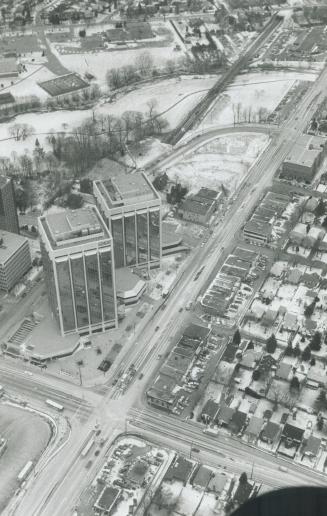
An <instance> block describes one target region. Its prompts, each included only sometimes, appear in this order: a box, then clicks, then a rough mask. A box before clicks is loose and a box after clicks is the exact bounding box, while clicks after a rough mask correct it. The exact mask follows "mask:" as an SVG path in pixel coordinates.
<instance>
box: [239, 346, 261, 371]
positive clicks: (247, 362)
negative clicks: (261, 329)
mask: <svg viewBox="0 0 327 516" xmlns="http://www.w3.org/2000/svg"><path fill="white" fill-rule="evenodd" d="M261 356H262V352H261V351H254V350H253V349H249V350H248V351H245V353H244V354H243V356H242V360H241V366H242V367H247V368H249V369H252V368H253V367H255V365H256V363H257V362H258V361H259V360H260V358H261Z"/></svg>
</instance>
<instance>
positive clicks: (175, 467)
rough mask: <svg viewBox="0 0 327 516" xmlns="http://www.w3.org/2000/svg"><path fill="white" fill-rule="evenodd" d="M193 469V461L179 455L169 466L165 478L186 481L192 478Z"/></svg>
mask: <svg viewBox="0 0 327 516" xmlns="http://www.w3.org/2000/svg"><path fill="white" fill-rule="evenodd" d="M192 470H193V464H192V462H190V461H189V460H186V459H184V458H183V457H180V456H178V457H177V459H176V460H175V462H174V463H173V464H171V465H170V466H169V468H168V470H167V472H166V474H165V476H164V480H168V481H169V480H179V481H180V482H183V483H186V482H187V481H188V479H189V478H190V475H191V472H192Z"/></svg>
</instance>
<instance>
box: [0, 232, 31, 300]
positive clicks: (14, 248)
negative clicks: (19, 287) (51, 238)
mask: <svg viewBox="0 0 327 516" xmlns="http://www.w3.org/2000/svg"><path fill="white" fill-rule="evenodd" d="M31 266H32V262H31V252H30V248H29V243H28V240H27V238H24V237H21V236H19V235H16V234H15V233H9V232H8V231H0V289H1V290H5V291H7V292H8V291H9V290H11V289H12V288H13V287H14V286H15V285H16V283H18V282H19V281H20V280H21V279H22V277H23V276H24V274H26V272H27V271H28V270H29V269H30V268H31Z"/></svg>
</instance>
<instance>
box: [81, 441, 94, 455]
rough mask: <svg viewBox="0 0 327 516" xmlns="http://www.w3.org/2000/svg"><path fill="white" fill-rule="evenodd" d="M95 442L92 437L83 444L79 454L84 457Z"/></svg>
mask: <svg viewBox="0 0 327 516" xmlns="http://www.w3.org/2000/svg"><path fill="white" fill-rule="evenodd" d="M94 443H95V440H94V437H92V438H91V439H90V440H89V441H88V442H87V444H86V445H85V446H84V448H83V450H82V451H81V456H82V457H83V458H84V457H86V455H87V454H88V453H89V451H90V449H91V448H92V446H93V445H94Z"/></svg>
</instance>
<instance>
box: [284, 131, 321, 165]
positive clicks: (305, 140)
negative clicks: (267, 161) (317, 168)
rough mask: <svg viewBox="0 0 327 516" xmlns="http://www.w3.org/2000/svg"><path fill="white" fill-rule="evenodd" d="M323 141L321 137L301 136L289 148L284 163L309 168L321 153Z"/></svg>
mask: <svg viewBox="0 0 327 516" xmlns="http://www.w3.org/2000/svg"><path fill="white" fill-rule="evenodd" d="M324 144H325V139H324V138H322V137H321V136H314V135H309V134H302V135H301V136H300V137H299V138H298V139H297V141H296V142H295V143H294V145H293V147H292V148H291V150H290V152H289V155H288V156H287V157H286V158H285V160H284V163H294V164H297V165H303V166H306V167H310V166H312V165H313V164H314V161H315V159H316V158H317V156H318V155H319V154H320V153H321V151H322V146H323V145H324Z"/></svg>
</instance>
